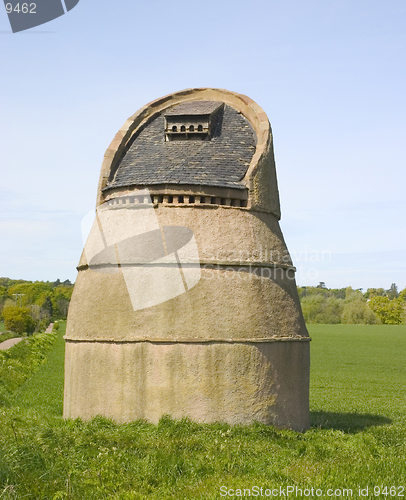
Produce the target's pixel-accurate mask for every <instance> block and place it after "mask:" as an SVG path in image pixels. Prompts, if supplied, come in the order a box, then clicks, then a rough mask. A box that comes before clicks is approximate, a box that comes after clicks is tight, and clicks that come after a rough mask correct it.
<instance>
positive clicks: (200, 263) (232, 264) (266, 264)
mask: <svg viewBox="0 0 406 500" xmlns="http://www.w3.org/2000/svg"><path fill="white" fill-rule="evenodd" d="M118 266H120V267H133V266H134V267H135V266H144V267H179V264H178V263H177V262H132V263H131V264H118V263H117V264H115V263H114V264H112V263H108V262H106V263H105V264H98V265H91V266H89V264H83V265H80V266H77V268H76V269H77V270H78V271H84V270H85V269H89V268H101V267H118ZM181 266H182V267H184V266H191V267H197V266H199V267H203V266H210V267H208V268H209V269H213V268H214V269H216V268H217V269H219V268H227V267H243V268H244V267H245V268H246V267H248V268H256V267H266V268H274V269H284V270H288V271H293V272H294V273H295V272H296V270H297V269H296V267H295V266H292V265H289V264H278V263H276V262H250V261H234V260H230V261H226V260H219V261H216V260H199V261H183V260H182V261H181Z"/></svg>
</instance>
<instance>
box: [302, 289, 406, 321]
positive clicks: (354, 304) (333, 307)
mask: <svg viewBox="0 0 406 500" xmlns="http://www.w3.org/2000/svg"><path fill="white" fill-rule="evenodd" d="M298 292H299V298H300V302H301V305H302V310H303V315H304V318H305V320H306V323H327V324H336V323H347V324H363V325H373V324H385V325H400V324H406V288H405V289H404V290H402V291H401V292H399V291H398V287H397V286H396V284H395V283H392V285H391V286H390V288H389V289H388V290H385V289H384V288H368V290H367V291H366V292H365V293H363V292H362V288H361V289H357V290H353V289H352V288H351V287H347V288H327V287H326V286H325V284H324V283H323V282H321V283H320V284H319V285H318V286H316V287H311V286H302V287H298Z"/></svg>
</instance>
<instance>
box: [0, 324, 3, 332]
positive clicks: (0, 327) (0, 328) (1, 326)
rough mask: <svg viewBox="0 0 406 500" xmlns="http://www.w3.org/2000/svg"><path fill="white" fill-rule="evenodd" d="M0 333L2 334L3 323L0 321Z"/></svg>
mask: <svg viewBox="0 0 406 500" xmlns="http://www.w3.org/2000/svg"><path fill="white" fill-rule="evenodd" d="M0 332H4V321H0Z"/></svg>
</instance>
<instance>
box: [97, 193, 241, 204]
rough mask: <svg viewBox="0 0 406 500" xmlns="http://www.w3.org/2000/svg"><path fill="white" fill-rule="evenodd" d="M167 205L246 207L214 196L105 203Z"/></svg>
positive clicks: (133, 198) (154, 196) (135, 198)
mask: <svg viewBox="0 0 406 500" xmlns="http://www.w3.org/2000/svg"><path fill="white" fill-rule="evenodd" d="M151 203H153V204H160V203H163V204H168V205H190V204H192V205H203V204H204V205H224V206H226V207H246V206H247V200H237V199H234V198H218V197H214V196H195V195H186V194H179V195H167V194H163V195H162V194H152V195H150V196H149V195H138V196H125V197H120V198H114V199H112V200H109V201H108V202H107V205H109V206H112V205H133V204H135V205H139V204H151Z"/></svg>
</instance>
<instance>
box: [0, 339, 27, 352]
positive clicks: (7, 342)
mask: <svg viewBox="0 0 406 500" xmlns="http://www.w3.org/2000/svg"><path fill="white" fill-rule="evenodd" d="M22 340H23V339H22V338H21V337H17V338H16V339H8V340H5V341H4V342H1V343H0V351H4V350H5V349H10V347H13V345H16V344H18V343H19V342H21V341H22Z"/></svg>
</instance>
